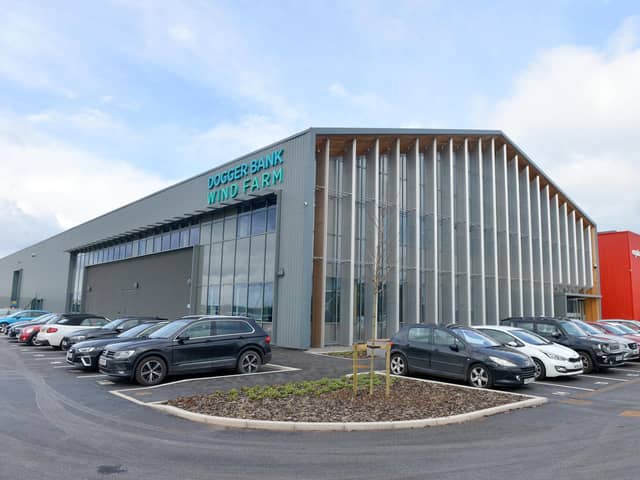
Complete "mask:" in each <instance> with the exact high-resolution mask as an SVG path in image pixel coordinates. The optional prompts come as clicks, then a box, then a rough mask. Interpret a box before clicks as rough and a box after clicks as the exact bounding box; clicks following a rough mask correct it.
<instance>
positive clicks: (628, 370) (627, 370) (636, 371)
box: [609, 367, 640, 373]
mask: <svg viewBox="0 0 640 480" xmlns="http://www.w3.org/2000/svg"><path fill="white" fill-rule="evenodd" d="M609 370H619V371H621V372H635V373H640V370H636V369H633V368H615V367H614V368H610V369H609Z"/></svg>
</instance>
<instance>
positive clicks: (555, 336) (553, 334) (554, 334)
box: [551, 332, 562, 338]
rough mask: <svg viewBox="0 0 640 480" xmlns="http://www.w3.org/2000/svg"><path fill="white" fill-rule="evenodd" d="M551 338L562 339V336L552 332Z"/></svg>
mask: <svg viewBox="0 0 640 480" xmlns="http://www.w3.org/2000/svg"><path fill="white" fill-rule="evenodd" d="M551 336H552V337H553V338H560V337H562V334H561V333H560V332H553V333H552V334H551Z"/></svg>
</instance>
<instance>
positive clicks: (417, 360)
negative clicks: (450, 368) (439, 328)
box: [407, 325, 432, 371]
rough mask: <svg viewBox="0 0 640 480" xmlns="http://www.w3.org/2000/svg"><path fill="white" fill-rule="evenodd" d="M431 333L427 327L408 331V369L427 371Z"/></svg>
mask: <svg viewBox="0 0 640 480" xmlns="http://www.w3.org/2000/svg"><path fill="white" fill-rule="evenodd" d="M431 331H432V327H429V326H426V325H425V326H422V325H420V326H415V327H411V328H410V329H409V333H408V334H407V340H408V347H407V360H408V361H409V368H410V369H415V370H423V371H425V370H428V369H429V364H430V356H431V347H432V345H431Z"/></svg>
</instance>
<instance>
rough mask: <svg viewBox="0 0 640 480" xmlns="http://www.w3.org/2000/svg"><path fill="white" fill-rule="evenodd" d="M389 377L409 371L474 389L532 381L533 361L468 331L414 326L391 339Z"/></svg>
mask: <svg viewBox="0 0 640 480" xmlns="http://www.w3.org/2000/svg"><path fill="white" fill-rule="evenodd" d="M391 342H392V344H393V346H392V347H391V373H393V374H394V375H407V374H408V373H409V372H411V371H416V372H423V373H427V374H430V375H438V376H443V377H449V378H455V379H459V380H465V381H467V382H468V383H469V385H471V386H473V387H479V388H486V387H491V386H493V385H512V386H517V385H523V384H525V383H530V382H533V381H534V377H535V373H536V369H535V365H534V364H533V361H532V360H531V359H530V358H529V357H528V356H527V355H523V354H522V353H520V352H517V351H515V350H513V349H511V348H509V347H503V346H502V345H501V344H499V343H498V342H496V341H495V340H493V339H492V338H491V337H488V336H486V335H485V334H483V333H481V332H479V331H478V330H475V329H473V328H470V327H463V326H456V325H454V326H449V327H442V326H438V325H426V324H414V325H407V326H405V327H402V328H401V329H400V330H399V331H398V333H396V334H395V335H394V336H393V338H392V339H391Z"/></svg>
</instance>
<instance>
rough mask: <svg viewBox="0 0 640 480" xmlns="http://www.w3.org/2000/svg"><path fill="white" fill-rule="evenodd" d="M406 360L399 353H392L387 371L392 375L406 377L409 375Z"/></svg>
mask: <svg viewBox="0 0 640 480" xmlns="http://www.w3.org/2000/svg"><path fill="white" fill-rule="evenodd" d="M408 367H409V365H408V364H407V358H406V357H405V356H404V355H402V354H401V353H394V354H393V355H391V359H390V360H389V370H390V371H391V373H392V374H393V375H407V374H408V373H409V368H408Z"/></svg>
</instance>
